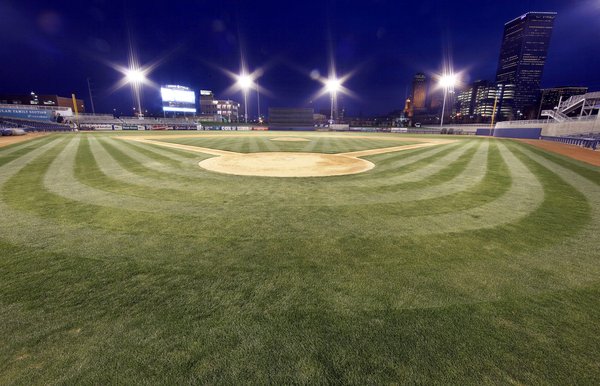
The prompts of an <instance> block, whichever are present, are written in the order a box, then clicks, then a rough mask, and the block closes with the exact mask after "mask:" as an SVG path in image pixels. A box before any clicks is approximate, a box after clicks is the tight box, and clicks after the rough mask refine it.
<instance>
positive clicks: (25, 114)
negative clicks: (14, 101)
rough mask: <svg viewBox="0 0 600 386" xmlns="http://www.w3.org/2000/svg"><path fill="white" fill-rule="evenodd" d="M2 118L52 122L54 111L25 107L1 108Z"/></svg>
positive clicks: (0, 114)
mask: <svg viewBox="0 0 600 386" xmlns="http://www.w3.org/2000/svg"><path fill="white" fill-rule="evenodd" d="M0 116H1V117H8V118H21V119H34V120H37V121H51V120H52V110H38V109H28V108H23V107H0Z"/></svg>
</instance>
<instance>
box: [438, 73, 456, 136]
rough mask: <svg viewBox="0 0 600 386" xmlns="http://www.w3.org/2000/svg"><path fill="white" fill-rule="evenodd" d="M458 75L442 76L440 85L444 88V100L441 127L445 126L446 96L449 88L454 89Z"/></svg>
mask: <svg viewBox="0 0 600 386" xmlns="http://www.w3.org/2000/svg"><path fill="white" fill-rule="evenodd" d="M457 82H458V77H457V76H456V74H444V75H442V77H441V78H440V81H439V85H440V86H441V87H442V88H443V89H444V102H443V103H442V116H441V118H440V127H442V126H444V114H445V113H446V98H447V96H448V90H449V89H454V86H456V83H457Z"/></svg>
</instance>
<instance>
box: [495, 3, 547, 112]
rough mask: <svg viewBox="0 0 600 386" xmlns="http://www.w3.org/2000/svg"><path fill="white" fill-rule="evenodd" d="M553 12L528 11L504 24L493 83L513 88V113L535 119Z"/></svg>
mask: <svg viewBox="0 0 600 386" xmlns="http://www.w3.org/2000/svg"><path fill="white" fill-rule="evenodd" d="M555 18H556V12H528V13H526V14H524V15H521V16H519V17H517V18H515V19H513V20H511V21H509V22H508V23H506V24H505V25H504V35H503V37H502V46H501V48H500V59H499V61H498V71H497V73H496V82H497V83H501V84H505V85H509V84H514V85H515V106H514V109H515V111H514V113H515V116H517V115H519V116H520V115H521V114H523V115H525V116H530V115H532V116H535V114H536V113H537V109H536V107H537V105H538V98H539V93H540V82H541V80H542V73H543V71H544V64H545V63H546V56H547V54H548V46H549V44H550V37H551V36H552V28H553V26H554V19H555Z"/></svg>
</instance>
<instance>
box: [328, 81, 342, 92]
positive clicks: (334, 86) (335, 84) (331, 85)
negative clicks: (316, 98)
mask: <svg viewBox="0 0 600 386" xmlns="http://www.w3.org/2000/svg"><path fill="white" fill-rule="evenodd" d="M341 87H342V83H341V82H340V80H339V79H336V78H331V79H328V80H327V82H325V88H326V89H327V91H328V92H330V93H337V92H338V91H339V90H340V88H341Z"/></svg>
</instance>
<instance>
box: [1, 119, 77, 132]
mask: <svg viewBox="0 0 600 386" xmlns="http://www.w3.org/2000/svg"><path fill="white" fill-rule="evenodd" d="M0 125H2V126H6V127H13V128H19V129H23V130H25V131H26V132H37V131H72V130H73V129H72V128H71V126H69V125H67V124H62V123H56V122H51V121H38V120H33V119H22V118H8V117H0Z"/></svg>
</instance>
